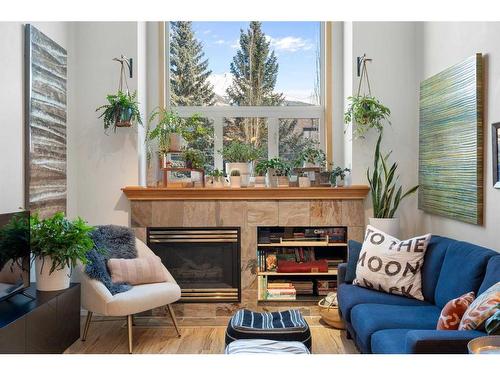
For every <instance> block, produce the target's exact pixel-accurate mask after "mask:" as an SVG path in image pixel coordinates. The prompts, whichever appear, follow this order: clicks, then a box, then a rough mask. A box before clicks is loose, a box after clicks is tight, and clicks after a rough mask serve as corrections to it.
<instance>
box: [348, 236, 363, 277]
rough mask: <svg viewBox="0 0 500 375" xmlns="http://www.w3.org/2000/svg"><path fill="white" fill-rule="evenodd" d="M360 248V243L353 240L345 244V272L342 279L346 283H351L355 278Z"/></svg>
mask: <svg viewBox="0 0 500 375" xmlns="http://www.w3.org/2000/svg"><path fill="white" fill-rule="evenodd" d="M362 246H363V244H362V243H360V242H357V241H353V240H349V242H348V243H347V271H346V273H345V279H344V281H345V282H346V283H352V281H353V280H354V279H355V278H356V265H357V264H358V259H359V253H360V252H361V247H362Z"/></svg>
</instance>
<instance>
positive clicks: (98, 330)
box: [66, 318, 358, 354]
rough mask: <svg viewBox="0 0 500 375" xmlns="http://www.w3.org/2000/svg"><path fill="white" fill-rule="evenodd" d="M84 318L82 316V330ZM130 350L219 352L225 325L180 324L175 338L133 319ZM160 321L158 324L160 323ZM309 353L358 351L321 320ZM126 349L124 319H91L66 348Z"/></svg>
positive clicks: (89, 350)
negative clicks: (81, 336) (86, 330)
mask: <svg viewBox="0 0 500 375" xmlns="http://www.w3.org/2000/svg"><path fill="white" fill-rule="evenodd" d="M83 323H84V319H83V318H82V332H83ZM136 324H137V325H136V326H135V327H134V353H137V354H162V353H163V354H222V353H224V333H225V331H226V327H225V325H217V326H210V325H203V326H200V325H187V324H186V325H183V326H181V334H182V337H180V338H178V337H177V335H176V333H175V330H174V328H173V327H172V326H171V325H168V326H167V325H165V322H161V321H158V320H150V319H136ZM160 324H161V325H160ZM310 327H311V332H312V344H313V347H312V352H313V354H344V353H346V354H351V353H352V354H354V353H358V351H357V350H356V348H355V346H354V344H353V342H352V341H351V340H347V339H346V336H345V331H339V330H336V329H333V328H329V327H327V326H323V325H322V324H321V323H318V322H316V323H310ZM127 352H128V344H127V328H126V324H125V321H124V320H100V321H95V322H92V325H91V326H90V330H89V334H88V337H87V341H85V342H82V341H81V340H78V341H77V342H75V343H74V344H73V345H72V346H71V347H69V348H68V350H66V353H68V354H84V353H92V354H105V353H113V354H123V353H127Z"/></svg>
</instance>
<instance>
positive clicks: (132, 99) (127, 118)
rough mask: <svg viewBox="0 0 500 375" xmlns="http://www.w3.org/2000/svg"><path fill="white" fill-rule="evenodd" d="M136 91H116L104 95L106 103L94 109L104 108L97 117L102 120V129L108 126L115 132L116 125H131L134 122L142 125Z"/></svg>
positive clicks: (105, 129)
mask: <svg viewBox="0 0 500 375" xmlns="http://www.w3.org/2000/svg"><path fill="white" fill-rule="evenodd" d="M136 98H137V92H134V93H133V94H130V93H128V92H123V91H118V93H117V94H110V95H108V96H106V99H107V100H108V104H104V105H102V106H100V107H98V108H97V109H96V112H98V111H102V110H104V111H103V112H102V113H101V115H100V116H99V118H102V119H103V121H104V131H105V132H106V131H107V130H108V129H109V128H110V127H113V130H114V131H115V132H116V128H117V127H122V126H131V125H132V124H134V123H139V124H141V125H142V119H141V113H140V111H139V103H138V101H137V99H136Z"/></svg>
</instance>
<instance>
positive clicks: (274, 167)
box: [267, 158, 291, 187]
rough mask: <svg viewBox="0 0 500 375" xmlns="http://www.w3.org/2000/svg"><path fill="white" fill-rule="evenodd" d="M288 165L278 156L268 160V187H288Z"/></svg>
mask: <svg viewBox="0 0 500 375" xmlns="http://www.w3.org/2000/svg"><path fill="white" fill-rule="evenodd" d="M290 172H291V167H290V165H289V164H288V163H287V162H285V161H284V160H282V159H280V158H273V159H271V160H269V161H268V164H267V173H268V180H269V186H270V187H289V186H290V185H289V181H288V176H289V175H290Z"/></svg>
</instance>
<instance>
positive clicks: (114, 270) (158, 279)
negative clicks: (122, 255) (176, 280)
mask: <svg viewBox="0 0 500 375" xmlns="http://www.w3.org/2000/svg"><path fill="white" fill-rule="evenodd" d="M108 268H109V272H110V273H111V279H112V281H113V282H114V283H128V284H130V285H140V284H152V283H162V282H165V281H168V274H167V270H166V268H165V266H164V265H163V264H162V262H161V259H160V257H158V256H156V255H155V256H148V257H144V258H135V259H115V258H111V259H110V260H108Z"/></svg>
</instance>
